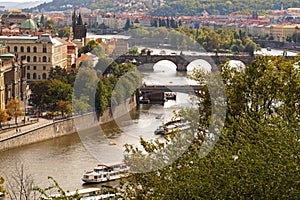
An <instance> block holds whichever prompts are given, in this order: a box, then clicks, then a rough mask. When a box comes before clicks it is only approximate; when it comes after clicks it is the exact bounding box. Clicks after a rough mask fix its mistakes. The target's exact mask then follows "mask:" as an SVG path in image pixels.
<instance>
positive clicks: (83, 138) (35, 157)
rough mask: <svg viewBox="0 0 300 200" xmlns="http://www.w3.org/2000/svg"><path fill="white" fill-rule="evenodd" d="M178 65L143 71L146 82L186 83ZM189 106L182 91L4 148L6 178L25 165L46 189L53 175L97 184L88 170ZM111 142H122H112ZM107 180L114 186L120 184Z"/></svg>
mask: <svg viewBox="0 0 300 200" xmlns="http://www.w3.org/2000/svg"><path fill="white" fill-rule="evenodd" d="M175 68H176V67H175V65H174V64H172V63H170V62H168V61H161V62H160V63H157V64H156V65H155V66H154V71H153V72H143V73H142V75H143V77H144V78H143V82H145V83H146V84H154V83H155V84H163V85H166V84H167V85H168V84H169V85H172V84H176V85H178V84H184V85H186V84H187V78H186V76H185V75H184V74H180V73H177V72H176V70H175ZM189 83H190V81H189ZM189 105H190V101H189V97H188V95H187V94H183V93H178V94H177V100H176V101H167V102H165V103H164V105H140V106H138V107H137V109H136V110H134V111H132V112H131V113H130V114H128V115H127V116H125V117H124V118H121V119H120V120H116V121H115V122H112V123H109V124H106V125H103V126H101V127H97V128H92V129H90V130H87V131H84V133H74V134H71V135H68V136H64V137H60V138H56V139H52V140H48V141H45V142H40V143H37V144H32V145H27V146H23V147H20V148H16V149H12V150H8V151H5V152H1V155H0V176H4V177H5V178H6V179H10V178H12V176H13V174H14V173H13V171H14V170H15V169H16V167H18V168H19V167H20V166H21V165H23V166H24V167H25V172H26V173H27V174H30V175H32V176H33V178H34V181H35V184H36V185H38V186H41V187H45V186H48V185H49V181H48V179H47V177H48V176H52V177H53V178H54V179H55V180H56V181H57V182H58V183H59V184H60V185H61V186H62V188H64V189H66V190H75V189H80V188H84V187H91V185H88V186H85V185H82V181H81V176H82V174H83V172H84V171H85V170H90V169H92V168H93V167H94V166H95V165H96V164H97V163H99V162H103V163H111V162H118V161H121V160H122V159H123V153H124V144H126V143H128V144H134V145H135V146H138V147H139V140H140V137H143V138H144V139H146V140H151V139H154V138H156V137H159V136H156V135H154V130H155V129H156V128H157V127H158V126H159V125H161V124H162V123H164V122H166V121H168V120H170V119H171V118H172V117H173V116H174V115H173V111H174V110H177V109H179V108H180V107H186V106H189ZM111 142H114V143H115V144H116V145H111V144H110V143H111ZM105 184H106V185H109V184H111V185H114V184H116V182H108V183H105ZM97 186H99V184H98V185H97Z"/></svg>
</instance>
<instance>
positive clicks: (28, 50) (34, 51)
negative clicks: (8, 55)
mask: <svg viewBox="0 0 300 200" xmlns="http://www.w3.org/2000/svg"><path fill="white" fill-rule="evenodd" d="M7 49H8V51H9V52H11V51H10V50H11V49H10V47H9V46H8V47H7ZM26 50H27V52H31V48H30V47H27V48H26ZM13 51H14V52H18V47H17V46H14V49H13ZM32 51H33V53H36V52H37V47H36V46H34V47H33V48H32ZM20 52H25V47H23V46H21V47H20ZM42 52H43V53H47V45H46V44H43V51H42Z"/></svg>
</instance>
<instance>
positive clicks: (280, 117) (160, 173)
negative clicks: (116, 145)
mask: <svg viewBox="0 0 300 200" xmlns="http://www.w3.org/2000/svg"><path fill="white" fill-rule="evenodd" d="M298 61H299V57H298V58H297V59H296V60H293V61H288V60H285V58H284V57H263V56H261V57H257V58H256V60H255V61H254V62H253V63H252V64H250V65H249V66H246V68H245V70H244V71H241V72H239V71H236V70H234V69H233V68H232V67H230V66H229V65H228V63H226V64H224V65H223V66H222V71H221V72H214V73H211V74H209V75H203V72H196V73H195V74H194V75H193V77H194V78H195V79H196V80H198V81H199V82H200V84H203V85H207V82H208V80H211V81H212V82H213V80H215V79H214V76H215V75H220V76H221V77H222V78H223V81H224V84H225V88H226V90H225V92H226V96H227V101H226V102H227V113H226V120H225V122H224V127H223V130H222V135H221V137H220V139H219V141H218V142H217V143H216V144H215V146H214V148H213V149H212V150H211V151H210V152H209V153H208V154H207V155H206V156H205V157H202V154H201V151H200V150H201V148H202V147H203V145H204V144H205V139H206V140H207V139H211V137H214V135H215V132H216V130H215V129H210V128H209V123H211V122H210V119H211V117H210V116H211V113H210V112H211V111H212V109H213V108H212V102H215V101H216V100H217V99H216V98H215V97H212V96H211V95H210V92H209V90H207V89H208V88H206V87H204V88H203V90H204V91H205V92H204V93H203V96H202V97H201V98H199V104H198V105H199V107H198V109H199V113H200V114H201V115H200V116H199V120H198V122H197V124H198V125H197V127H198V131H192V133H193V135H195V138H194V140H193V139H191V140H190V142H191V145H190V146H189V148H188V149H187V150H186V151H185V152H184V153H183V154H182V155H181V156H180V157H178V159H177V160H176V161H175V162H173V163H171V164H170V165H168V166H165V167H164V168H161V169H158V170H154V171H150V172H147V173H134V174H132V176H130V177H129V184H126V185H124V188H125V191H126V192H125V193H124V195H123V196H124V198H137V199H248V198H253V199H261V198H266V199H282V198H284V199H297V198H298V197H299V195H300V191H299V190H298V188H299V187H300V182H299V181H298V180H299V179H300V173H299V159H300V155H299V150H300V145H299V138H300V135H299V131H298V130H299V109H300V105H299V97H300V95H299V92H298V90H299V86H300V73H299V71H298V69H297V67H295V66H294V63H295V62H298ZM208 77H209V78H208ZM211 78H212V79H211ZM210 87H219V86H218V85H216V84H211V86H210ZM215 91H216V90H215ZM217 105H218V104H215V105H214V106H217ZM202 112H203V113H202ZM181 113H182V116H185V115H186V113H187V117H188V116H191V115H190V113H191V112H190V111H189V110H186V111H185V110H182V111H181ZM187 134H188V131H187V132H185V133H184V134H183V133H181V135H179V136H181V137H177V138H176V139H177V140H178V139H180V138H182V139H186V138H185V137H186V135H187ZM174 136H176V133H174V134H172V135H170V136H169V137H166V139H167V140H166V142H162V141H158V140H157V141H154V142H151V141H150V142H147V141H145V140H143V139H141V144H142V146H143V147H144V150H143V151H142V150H139V149H137V148H135V147H133V146H132V145H127V146H126V147H127V151H128V152H130V154H129V155H128V157H126V160H127V161H129V164H132V163H138V164H137V165H133V167H142V166H143V167H145V166H147V164H148V163H146V162H145V161H146V160H145V158H147V154H145V153H144V152H148V153H151V152H160V151H161V150H164V149H167V147H169V145H170V144H172V143H174V142H176V140H174V139H173V138H174ZM168 142H170V143H168ZM163 152H164V153H163V155H164V157H165V159H169V158H171V156H172V155H173V154H176V149H172V151H171V154H167V153H166V152H167V151H163ZM154 158H155V157H154ZM131 161H133V162H131ZM152 162H155V159H154V160H152ZM270 163H272V164H270Z"/></svg>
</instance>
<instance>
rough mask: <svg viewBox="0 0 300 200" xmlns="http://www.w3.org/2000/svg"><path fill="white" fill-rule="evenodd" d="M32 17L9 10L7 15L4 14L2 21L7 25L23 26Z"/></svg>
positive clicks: (18, 11)
mask: <svg viewBox="0 0 300 200" xmlns="http://www.w3.org/2000/svg"><path fill="white" fill-rule="evenodd" d="M29 18H30V16H29V15H27V14H24V13H22V11H21V10H8V11H7V13H4V14H2V16H1V20H2V23H3V24H5V25H12V24H22V22H24V21H25V20H26V19H29Z"/></svg>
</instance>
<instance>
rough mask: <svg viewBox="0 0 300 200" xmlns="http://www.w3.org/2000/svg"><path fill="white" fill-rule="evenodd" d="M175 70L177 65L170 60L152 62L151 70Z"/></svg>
mask: <svg viewBox="0 0 300 200" xmlns="http://www.w3.org/2000/svg"><path fill="white" fill-rule="evenodd" d="M162 66H163V67H162ZM176 70H177V65H176V63H174V62H173V61H171V60H160V61H158V62H156V63H154V64H153V71H161V72H176Z"/></svg>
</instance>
